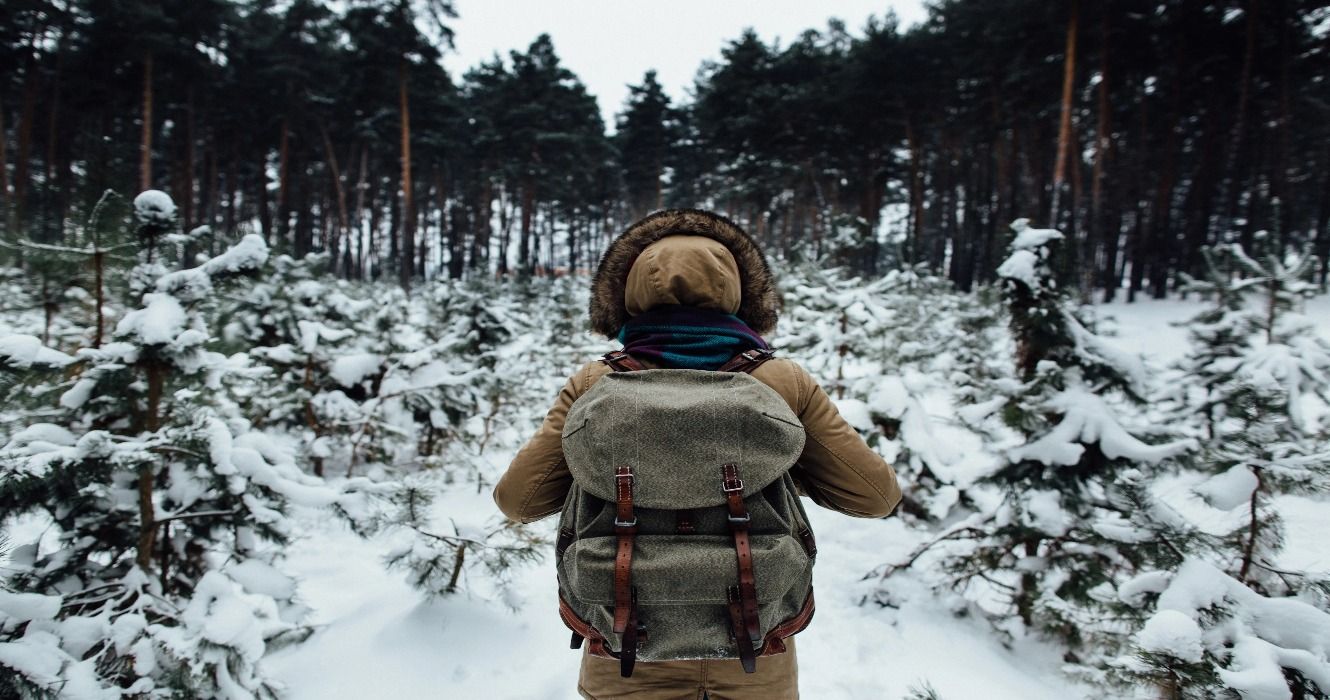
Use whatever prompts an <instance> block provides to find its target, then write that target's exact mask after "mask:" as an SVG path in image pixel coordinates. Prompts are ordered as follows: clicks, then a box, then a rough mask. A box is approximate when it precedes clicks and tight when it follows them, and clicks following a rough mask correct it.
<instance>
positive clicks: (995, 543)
mask: <svg viewBox="0 0 1330 700" xmlns="http://www.w3.org/2000/svg"><path fill="white" fill-rule="evenodd" d="M1012 228H1013V230H1014V231H1015V233H1016V236H1015V240H1014V241H1013V243H1012V246H1011V254H1010V256H1009V257H1008V258H1007V259H1006V261H1005V262H1004V263H1003V264H1002V265H1001V266H1000V267H999V268H998V273H999V275H1000V276H1001V277H1002V279H1003V294H1004V298H1005V300H1006V303H1007V307H1008V309H1009V312H1010V328H1011V333H1012V336H1013V339H1014V341H1015V353H1016V356H1015V360H1016V362H1015V365H1016V377H1015V378H1014V379H1010V380H1005V381H1001V380H999V381H997V382H995V383H994V386H995V388H997V389H998V390H999V391H1000V392H1001V396H1002V398H1003V400H1002V401H1001V402H993V401H990V402H987V404H986V405H987V406H988V407H989V408H991V409H992V410H993V411H994V413H995V414H996V415H997V416H998V418H1000V420H1001V422H1002V423H1003V424H1004V426H1005V429H1006V431H1007V432H1008V433H1010V434H1011V435H1013V436H1014V438H1015V439H1014V442H1012V443H1011V444H1006V445H1002V446H1001V455H1002V460H1001V462H1000V463H999V464H998V465H997V466H996V467H995V468H994V469H993V470H992V471H991V473H989V474H988V475H987V476H985V477H984V478H983V479H982V480H981V481H982V483H983V484H986V485H987V486H990V487H994V488H996V489H997V491H998V493H999V494H1000V497H999V499H998V500H997V502H996V505H995V506H994V507H991V508H990V509H989V510H987V511H984V512H976V513H975V514H974V515H973V516H971V517H970V518H968V519H965V520H963V521H961V522H959V523H957V524H955V525H954V526H951V527H949V528H947V529H946V530H944V531H943V532H942V533H941V534H940V535H939V536H938V537H937V538H936V539H934V540H933V541H931V542H929V543H928V544H926V545H924V546H923V547H922V548H921V549H920V551H918V552H916V553H915V554H914V555H913V556H912V557H911V558H910V559H909V561H908V562H907V563H905V564H901V565H894V566H887V567H885V568H884V569H882V570H881V574H882V575H883V576H884V577H885V576H886V575H888V574H890V573H892V572H894V571H897V570H899V569H900V568H901V567H902V566H906V565H908V563H912V562H913V561H915V560H916V559H917V558H918V557H919V556H921V555H922V553H923V552H924V551H927V550H928V549H930V548H932V547H934V546H937V545H939V544H944V543H945V546H944V547H943V553H942V555H941V557H942V561H941V564H942V567H943V568H944V569H945V570H946V571H947V572H948V573H947V576H946V581H945V583H946V585H948V586H950V587H952V588H955V589H959V590H962V591H967V592H968V593H969V594H970V595H971V596H972V597H973V599H975V600H982V601H987V602H985V603H984V604H983V605H981V608H982V609H984V610H985V611H986V612H988V613H989V614H991V615H994V616H996V617H998V618H1008V617H1014V618H1016V619H1018V620H1019V621H1020V622H1021V623H1023V625H1024V626H1025V627H1027V628H1034V629H1039V630H1042V631H1044V632H1047V633H1051V634H1053V635H1054V636H1056V637H1057V638H1059V639H1061V640H1063V641H1064V642H1066V643H1067V644H1068V645H1069V646H1070V647H1072V648H1073V649H1079V648H1081V647H1082V646H1083V645H1085V643H1086V642H1087V639H1086V637H1087V636H1088V634H1090V633H1091V632H1090V629H1091V628H1092V627H1093V625H1092V624H1089V621H1091V620H1093V619H1094V618H1095V617H1096V616H1097V613H1096V610H1098V609H1099V605H1100V603H1099V601H1098V596H1099V594H1100V593H1101V592H1102V590H1103V588H1104V586H1106V585H1107V586H1111V585H1112V584H1113V582H1115V581H1116V580H1118V579H1120V578H1122V577H1124V576H1130V575H1133V574H1134V573H1136V572H1137V571H1138V570H1139V569H1140V568H1142V567H1145V566H1150V567H1154V566H1157V565H1158V564H1157V563H1156V561H1155V560H1156V559H1162V560H1166V561H1167V560H1170V557H1171V558H1172V560H1173V561H1178V560H1180V557H1181V552H1182V551H1183V550H1184V548H1185V544H1184V543H1183V542H1174V541H1170V538H1173V537H1184V536H1187V534H1188V531H1187V530H1186V529H1185V528H1172V527H1170V526H1169V524H1168V514H1167V513H1161V512H1159V511H1158V510H1157V509H1156V508H1154V507H1153V505H1151V504H1149V503H1143V502H1142V501H1145V500H1147V498H1148V495H1147V494H1146V493H1145V492H1144V490H1143V489H1142V488H1141V487H1140V484H1141V481H1142V478H1143V477H1142V476H1141V474H1142V473H1149V472H1153V471H1156V470H1157V469H1158V468H1159V467H1160V466H1161V465H1162V464H1164V463H1166V462H1168V461H1169V460H1172V459H1174V458H1176V457H1178V456H1179V455H1181V454H1183V453H1185V452H1186V451H1187V450H1189V449H1191V448H1192V447H1193V443H1192V442H1191V441H1189V440H1185V439H1183V440H1173V441H1169V442H1164V443H1161V444H1148V443H1146V442H1144V441H1142V440H1141V439H1139V438H1138V437H1136V436H1135V435H1133V434H1132V432H1131V431H1130V430H1129V429H1128V428H1127V427H1126V426H1125V425H1124V423H1125V422H1126V420H1127V418H1126V416H1125V415H1124V414H1123V412H1122V411H1121V408H1122V404H1123V402H1124V401H1131V400H1140V398H1141V397H1143V396H1144V395H1145V391H1146V389H1145V383H1146V376H1145V371H1144V369H1143V367H1142V365H1141V363H1140V362H1139V361H1138V360H1137V359H1136V358H1134V357H1131V356H1129V355H1126V354H1125V353H1122V352H1119V351H1117V350H1115V349H1114V348H1113V347H1112V346H1111V345H1109V344H1108V343H1107V342H1106V341H1105V340H1104V339H1103V338H1101V337H1100V336H1098V335H1096V334H1094V333H1093V332H1092V331H1091V330H1090V329H1089V328H1087V327H1086V325H1085V324H1084V323H1083V322H1082V321H1081V320H1080V318H1078V316H1077V314H1076V313H1075V312H1074V310H1073V306H1072V304H1071V303H1070V301H1069V300H1067V299H1066V297H1065V295H1064V294H1063V293H1062V291H1061V290H1059V289H1058V287H1057V285H1056V282H1055V281H1054V279H1053V274H1052V268H1051V266H1050V263H1049V257H1050V252H1051V249H1052V246H1053V245H1054V244H1055V243H1056V242H1057V241H1059V240H1060V239H1061V238H1062V234H1061V233H1059V232H1058V231H1054V230H1050V229H1033V228H1030V227H1029V226H1028V223H1027V222H1025V221H1024V220H1020V221H1017V222H1015V223H1014V224H1013V227H1012ZM993 601H996V604H994V602H993Z"/></svg>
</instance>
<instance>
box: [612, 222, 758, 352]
mask: <svg viewBox="0 0 1330 700" xmlns="http://www.w3.org/2000/svg"><path fill="white" fill-rule="evenodd" d="M676 235H680V236H684V237H686V238H689V239H692V238H693V237H697V236H700V237H703V238H707V239H711V240H713V241H716V242H718V243H720V244H721V245H723V246H724V247H725V249H726V250H728V251H729V253H730V255H731V256H733V260H732V261H731V260H724V259H720V258H723V257H725V256H723V253H722V254H721V255H720V256H717V255H716V253H717V252H718V251H715V250H712V251H709V252H708V251H706V250H704V246H696V245H690V246H687V249H688V250H687V252H686V253H684V254H677V253H676V254H673V255H670V254H653V255H650V256H648V258H646V259H644V260H643V263H644V264H647V265H651V266H652V268H653V269H650V270H641V269H639V271H638V272H637V273H636V274H635V275H634V277H635V278H638V279H635V280H634V284H633V288H632V290H629V272H630V271H631V270H632V269H633V263H635V262H637V261H638V258H639V256H641V255H642V253H643V252H644V251H646V250H647V249H648V247H650V246H651V245H652V244H653V243H656V242H657V241H659V240H661V239H662V238H665V237H667V236H676ZM679 242H680V243H683V241H682V240H680V241H679ZM671 243H673V241H672V242H671ZM660 248H661V247H659V246H658V247H657V250H659V249H660ZM676 248H680V247H676ZM688 258H691V259H693V260H703V261H704V262H703V263H702V266H698V265H689V264H688V263H687V262H680V261H681V260H686V259H688ZM683 266H687V267H688V268H689V269H690V270H691V272H684V271H683V270H682V267H683ZM697 270H709V271H710V272H709V273H708V274H710V275H711V277H709V278H708V279H707V280H706V283H705V284H691V283H690V282H689V277H688V275H689V274H692V275H694V276H693V278H692V279H694V280H698V281H700V278H698V277H696V274H697V272H696V271H697ZM735 272H737V274H738V279H737V280H734V279H728V278H731V277H732V276H733V275H734V273H735ZM639 280H641V281H639ZM648 280H649V281H648ZM661 280H665V281H664V282H662V281H661ZM685 285H687V286H691V287H692V288H691V289H684V288H683V286H685ZM736 286H737V291H738V292H739V293H738V295H737V296H738V305H737V309H736V308H734V304H733V302H734V296H735V295H734V294H733V292H734V291H735V290H734V287H736ZM626 291H631V292H632V293H633V294H634V295H636V296H635V298H634V299H633V300H632V302H633V303H632V304H630V303H629V300H628V299H627V298H626V296H625V292H626ZM656 303H684V304H692V305H697V306H703V307H710V308H720V309H722V310H725V311H731V312H733V313H734V314H735V315H736V316H738V317H739V319H740V320H742V321H743V322H744V323H746V324H748V326H749V327H750V328H752V329H753V330H754V331H756V332H758V333H762V334H767V333H770V332H772V331H773V330H775V328H776V320H777V318H778V317H779V315H780V310H781V305H782V304H781V297H780V292H779V291H777V289H776V281H775V279H773V278H772V275H771V268H770V267H769V266H768V265H767V260H766V257H765V256H763V254H762V249H761V248H759V247H758V245H757V243H756V242H754V241H753V239H752V238H750V237H749V236H748V234H747V233H745V232H744V231H743V229H741V228H739V226H738V225H737V224H735V223H734V222H733V221H730V220H729V219H727V218H725V217H723V216H721V215H719V214H715V213H712V212H708V211H701V210H698V209H666V210H664V211H658V212H656V213H654V214H651V215H649V216H647V217H646V218H644V219H642V220H641V221H638V222H637V223H635V224H633V225H632V226H629V227H628V229H627V230H626V231H624V232H623V233H622V234H621V235H620V236H619V237H618V238H616V239H614V242H613V243H611V244H610V246H609V248H607V249H606V250H605V254H604V255H603V256H601V258H600V265H599V266H598V267H597V268H596V274H595V276H594V277H593V278H592V279H591V305H590V314H591V329H592V330H593V331H595V332H597V333H600V334H601V335H604V336H606V337H608V338H614V337H615V336H617V335H618V333H619V328H620V327H622V326H623V324H624V322H625V321H627V320H628V318H629V316H632V315H634V314H636V313H639V312H640V311H645V310H646V309H647V308H650V307H651V305H653V304H656ZM630 306H631V307H632V311H631V313H630Z"/></svg>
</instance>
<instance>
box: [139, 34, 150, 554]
mask: <svg viewBox="0 0 1330 700" xmlns="http://www.w3.org/2000/svg"><path fill="white" fill-rule="evenodd" d="M142 116H143V134H142V137H141V138H140V141H139V190H140V191H142V190H150V189H152V52H151V51H145V52H143V112H142ZM149 557H151V552H149Z"/></svg>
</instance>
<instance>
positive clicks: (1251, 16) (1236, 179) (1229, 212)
mask: <svg viewBox="0 0 1330 700" xmlns="http://www.w3.org/2000/svg"><path fill="white" fill-rule="evenodd" d="M1244 4H1245V7H1244V8H1243V9H1244V10H1246V12H1245V14H1246V15H1247V33H1246V44H1245V46H1244V48H1243V52H1242V73H1241V75H1239V76H1238V105H1237V114H1236V116H1235V119H1234V122H1233V133H1232V134H1231V135H1230V137H1229V145H1228V149H1227V152H1226V154H1225V156H1226V157H1225V158H1224V169H1223V171H1222V172H1223V176H1222V177H1223V182H1224V199H1223V206H1224V212H1223V216H1224V218H1223V220H1222V221H1221V222H1220V224H1219V225H1220V231H1221V232H1224V231H1225V230H1226V229H1227V228H1229V226H1230V225H1231V222H1232V221H1233V219H1235V218H1236V217H1237V208H1238V198H1239V197H1238V192H1239V191H1240V190H1241V189H1242V184H1241V180H1240V178H1241V175H1242V173H1241V172H1240V168H1241V165H1240V163H1239V159H1240V158H1241V154H1242V148H1243V145H1244V144H1245V143H1246V141H1247V106H1248V105H1249V104H1250V103H1251V84H1252V63H1253V62H1254V60H1255V57H1256V25H1257V21H1258V20H1259V17H1258V13H1259V11H1260V9H1261V3H1260V2H1258V1H1257V0H1249V1H1248V2H1246V3H1244ZM1248 230H1250V227H1248ZM1248 243H1249V241H1246V240H1244V241H1243V244H1244V245H1246V244H1248Z"/></svg>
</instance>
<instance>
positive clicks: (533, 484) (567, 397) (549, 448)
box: [494, 361, 604, 523]
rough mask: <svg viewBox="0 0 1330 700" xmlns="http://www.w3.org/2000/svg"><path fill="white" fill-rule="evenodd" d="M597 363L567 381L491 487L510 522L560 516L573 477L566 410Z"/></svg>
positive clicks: (589, 378)
mask: <svg viewBox="0 0 1330 700" xmlns="http://www.w3.org/2000/svg"><path fill="white" fill-rule="evenodd" d="M597 366H599V367H604V364H603V363H601V362H599V361H596V362H590V363H587V364H585V365H583V366H582V367H581V369H579V370H577V372H575V373H574V374H573V376H571V377H569V378H568V381H567V382H565V383H564V385H563V389H562V390H561V391H559V396H558V397H557V398H556V399H555V400H554V405H553V406H551V407H550V410H549V412H548V413H546V414H545V420H544V422H542V423H541V424H540V428H538V429H537V430H536V433H535V435H533V436H531V439H530V440H527V442H526V444H525V445H523V446H522V449H520V450H518V451H517V454H516V455H515V456H514V457H513V461H512V464H509V465H508V471H506V472H504V474H503V476H502V477H501V478H500V479H499V483H498V484H495V486H494V502H495V503H496V504H497V505H498V506H499V510H501V511H503V514H504V515H506V516H508V517H509V518H510V519H512V520H516V521H518V522H522V523H529V522H532V521H535V520H540V519H541V518H544V517H546V516H548V515H553V514H554V513H557V512H559V510H560V509H561V508H562V507H563V501H564V498H565V497H566V496H567V495H568V489H569V487H571V486H572V483H573V476H572V474H570V473H569V472H568V463H567V462H565V461H564V458H563V421H564V418H566V417H567V415H568V409H569V408H570V407H571V406H572V405H573V402H574V401H576V400H577V397H579V396H581V395H582V393H583V392H585V391H586V389H587V387H588V386H589V384H590V382H591V381H593V379H594V378H593V375H594V376H599V374H603V372H598V371H597V370H596V368H597Z"/></svg>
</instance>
